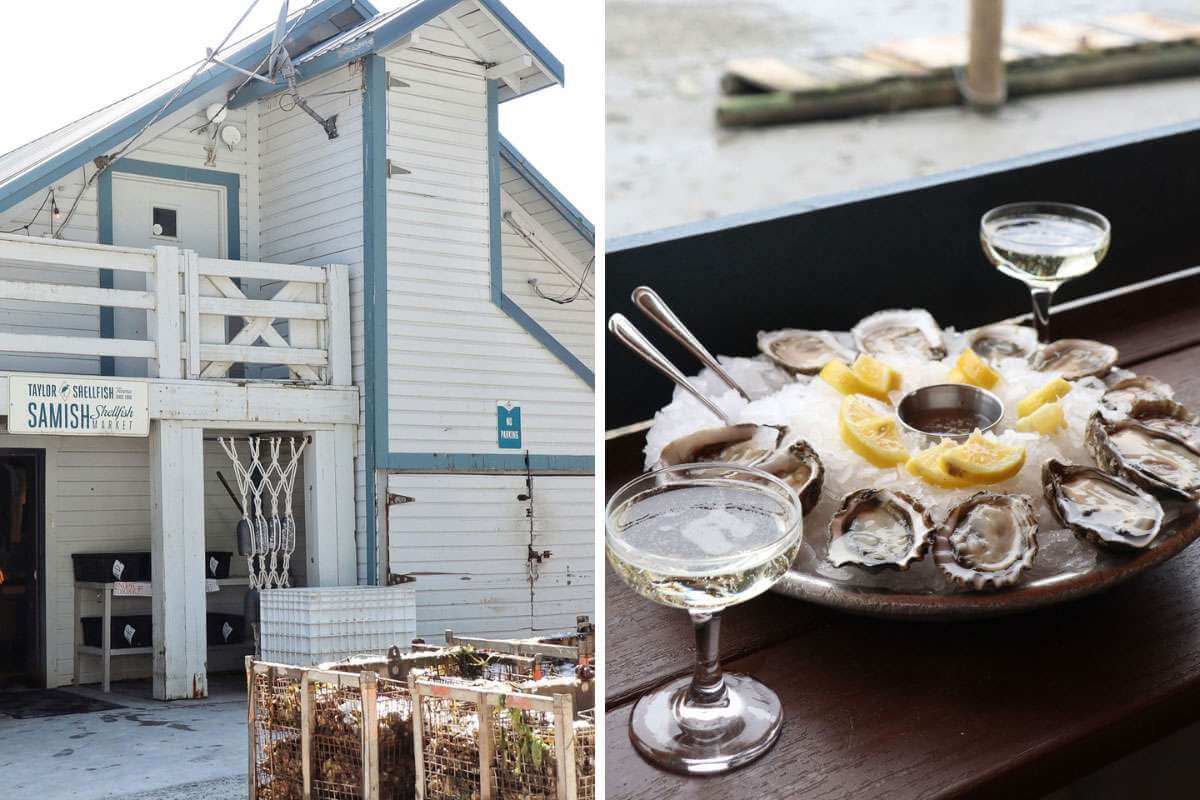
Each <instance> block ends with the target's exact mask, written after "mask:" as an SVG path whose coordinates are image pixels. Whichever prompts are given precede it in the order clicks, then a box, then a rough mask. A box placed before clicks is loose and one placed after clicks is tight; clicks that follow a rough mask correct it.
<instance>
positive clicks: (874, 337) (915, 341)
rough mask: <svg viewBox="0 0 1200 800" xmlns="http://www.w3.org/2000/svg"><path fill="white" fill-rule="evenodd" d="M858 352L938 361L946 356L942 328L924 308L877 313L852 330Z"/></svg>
mask: <svg viewBox="0 0 1200 800" xmlns="http://www.w3.org/2000/svg"><path fill="white" fill-rule="evenodd" d="M851 333H853V334H854V342H855V344H857V345H858V349H859V350H862V351H864V352H867V353H870V354H871V355H873V356H884V357H886V356H893V355H916V356H921V357H923V358H928V359H929V360H930V361H936V360H938V359H940V358H945V357H946V343H945V342H944V341H943V340H942V329H941V328H940V327H939V326H938V324H937V321H936V320H935V319H934V318H933V315H932V314H930V313H929V312H928V311H925V310H924V309H921V308H914V309H910V310H908V311H902V310H899V309H893V310H891V311H877V312H875V313H874V314H871V315H870V316H868V317H863V318H862V319H861V320H859V323H858V324H857V325H855V326H854V329H853V330H852V331H851Z"/></svg>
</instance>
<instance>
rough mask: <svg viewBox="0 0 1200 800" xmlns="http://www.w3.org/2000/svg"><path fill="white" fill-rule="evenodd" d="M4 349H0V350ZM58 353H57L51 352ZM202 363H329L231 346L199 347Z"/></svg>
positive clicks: (313, 354)
mask: <svg viewBox="0 0 1200 800" xmlns="http://www.w3.org/2000/svg"><path fill="white" fill-rule="evenodd" d="M2 349H4V348H2V347H0V350H2ZM51 352H58V351H51ZM200 359H201V360H202V361H221V362H224V361H228V362H237V361H245V362H247V363H250V364H288V365H289V366H290V365H293V364H296V365H301V366H310V367H323V366H325V365H326V364H327V363H329V357H328V354H327V353H326V352H325V351H324V350H309V349H302V348H297V347H254V346H250V345H233V344H203V343H201V345H200Z"/></svg>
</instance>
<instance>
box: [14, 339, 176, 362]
mask: <svg viewBox="0 0 1200 800" xmlns="http://www.w3.org/2000/svg"><path fill="white" fill-rule="evenodd" d="M0 351H4V352H13V353H55V354H60V355H68V356H119V357H120V356H124V357H129V358H155V357H157V355H158V349H157V348H156V347H155V346H154V342H144V341H141V340H138V339H96V338H92V337H83V336H47V335H45V334H40V333H39V334H31V333H0Z"/></svg>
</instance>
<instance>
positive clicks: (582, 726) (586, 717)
mask: <svg viewBox="0 0 1200 800" xmlns="http://www.w3.org/2000/svg"><path fill="white" fill-rule="evenodd" d="M579 716H580V719H577V720H575V726H574V727H575V795H576V800H596V718H595V712H594V711H584V712H583V713H582V714H580V715H579Z"/></svg>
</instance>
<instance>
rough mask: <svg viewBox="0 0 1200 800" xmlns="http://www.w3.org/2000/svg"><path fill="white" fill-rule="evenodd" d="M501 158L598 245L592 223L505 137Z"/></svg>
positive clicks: (578, 229)
mask: <svg viewBox="0 0 1200 800" xmlns="http://www.w3.org/2000/svg"><path fill="white" fill-rule="evenodd" d="M500 157H501V158H503V159H504V160H505V161H506V162H507V163H508V165H509V166H510V167H512V168H513V169H514V170H516V171H517V173H518V174H519V175H520V176H521V177H523V178H524V179H525V180H527V181H529V184H530V185H531V186H533V188H534V189H536V190H537V191H538V192H539V193H540V194H541V195H542V197H544V198H546V202H548V203H549V204H550V205H552V206H554V208H555V210H557V211H558V213H560V214H562V215H563V218H564V219H566V220H567V222H569V223H571V225H572V226H573V227H574V228H575V230H577V231H579V234H580V235H581V236H582V237H583V238H584V239H586V240H587V241H589V242H591V243H592V244H595V243H596V228H595V226H593V225H592V223H591V221H590V220H589V219H588V218H587V217H585V216H584V215H583V212H582V211H580V210H579V209H577V208H576V207H575V206H574V205H573V204H572V203H571V201H570V200H568V199H567V198H566V197H565V196H563V194H562V192H560V191H558V189H556V188H555V187H554V184H552V183H551V182H550V180H549V179H548V178H547V177H546V176H545V175H543V174H542V173H540V172H538V170H537V169H536V168H535V167H534V166H533V164H531V163H529V159H527V158H525V156H523V155H521V152H520V151H519V150H517V148H516V147H514V146H513V143H512V142H510V141H509V140H508V139H505V138H504V137H503V136H501V137H500Z"/></svg>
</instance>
